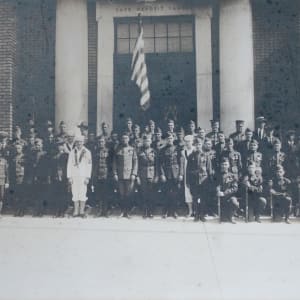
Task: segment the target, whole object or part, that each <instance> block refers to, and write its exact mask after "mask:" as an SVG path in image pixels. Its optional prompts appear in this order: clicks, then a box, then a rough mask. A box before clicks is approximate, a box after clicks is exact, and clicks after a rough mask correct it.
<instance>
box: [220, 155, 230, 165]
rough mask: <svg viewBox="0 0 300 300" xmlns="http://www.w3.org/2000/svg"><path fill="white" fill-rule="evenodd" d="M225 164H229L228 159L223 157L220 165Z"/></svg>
mask: <svg viewBox="0 0 300 300" xmlns="http://www.w3.org/2000/svg"><path fill="white" fill-rule="evenodd" d="M225 162H228V163H229V159H228V157H225V156H223V157H222V159H221V163H225Z"/></svg>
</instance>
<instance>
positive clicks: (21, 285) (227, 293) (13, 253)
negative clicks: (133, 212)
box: [0, 216, 300, 300]
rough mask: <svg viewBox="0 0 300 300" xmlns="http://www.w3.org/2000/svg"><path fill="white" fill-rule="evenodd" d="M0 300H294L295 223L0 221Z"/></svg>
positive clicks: (298, 294)
mask: <svg viewBox="0 0 300 300" xmlns="http://www.w3.org/2000/svg"><path fill="white" fill-rule="evenodd" d="M0 240H1V247H0V282H1V289H0V299H3V300H9V299H20V300H21V299H22V300H27V299H30V300H31V299H32V300H33V299H39V300H41V299H49V300H50V299H51V300H53V299H64V300H67V299H72V300H75V299H76V300H77V299H105V300H110V299H128V300H135V299H159V300H160V299H183V300H187V299H195V300H199V299H205V300H209V299H237V300H240V299H264V300H266V299H272V300H273V299H284V300H289V299H297V300H298V299H300V289H299V287H298V282H299V274H300V271H299V270H300V223H298V222H297V221H296V222H294V224H291V225H286V224H285V223H275V224H272V223H267V222H264V223H263V224H257V223H248V224H245V223H244V222H241V223H239V224H236V225H232V224H225V223H222V224H218V223H217V222H214V221H210V222H207V223H205V224H203V223H194V222H193V221H192V220H187V219H184V218H180V219H179V220H173V219H167V220H162V219H161V218H154V219H153V220H142V219H141V218H139V217H134V218H132V219H131V220H127V219H121V218H110V219H99V218H88V219H72V218H70V219H53V218H50V217H44V218H42V219H35V218H32V217H25V218H13V217H9V216H5V217H3V218H2V219H1V220H0Z"/></svg>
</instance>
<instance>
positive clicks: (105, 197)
mask: <svg viewBox="0 0 300 300" xmlns="http://www.w3.org/2000/svg"><path fill="white" fill-rule="evenodd" d="M112 154H113V152H112V151H110V149H109V148H108V147H107V144H106V139H105V136H103V135H102V136H100V137H99V138H98V146H97V148H96V152H95V156H94V163H93V180H94V184H95V188H96V198H97V202H98V203H99V212H98V215H99V216H101V217H107V216H108V215H107V211H108V203H109V198H110V196H111V194H110V192H111V189H112V185H111V172H112Z"/></svg>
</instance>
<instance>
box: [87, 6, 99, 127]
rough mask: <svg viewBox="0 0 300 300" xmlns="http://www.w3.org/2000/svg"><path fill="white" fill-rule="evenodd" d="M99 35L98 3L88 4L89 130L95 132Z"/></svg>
mask: <svg viewBox="0 0 300 300" xmlns="http://www.w3.org/2000/svg"><path fill="white" fill-rule="evenodd" d="M97 35H98V27H97V22H96V2H95V1H89V2H88V55H89V57H88V73H89V77H88V78H89V85H88V101H89V103H88V117H89V128H90V130H91V131H93V132H95V131H96V127H97V41H98V39H97Z"/></svg>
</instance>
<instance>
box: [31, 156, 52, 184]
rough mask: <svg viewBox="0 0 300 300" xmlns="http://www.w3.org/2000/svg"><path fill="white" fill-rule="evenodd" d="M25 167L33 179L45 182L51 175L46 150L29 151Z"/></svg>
mask: <svg viewBox="0 0 300 300" xmlns="http://www.w3.org/2000/svg"><path fill="white" fill-rule="evenodd" d="M27 168H28V169H29V170H30V175H31V176H32V177H33V179H34V180H37V181H43V182H46V180H47V178H48V177H49V176H50V175H51V170H50V160H49V157H48V154H47V152H46V151H43V150H42V151H36V150H34V151H31V152H30V154H29V157H28V161H27Z"/></svg>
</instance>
